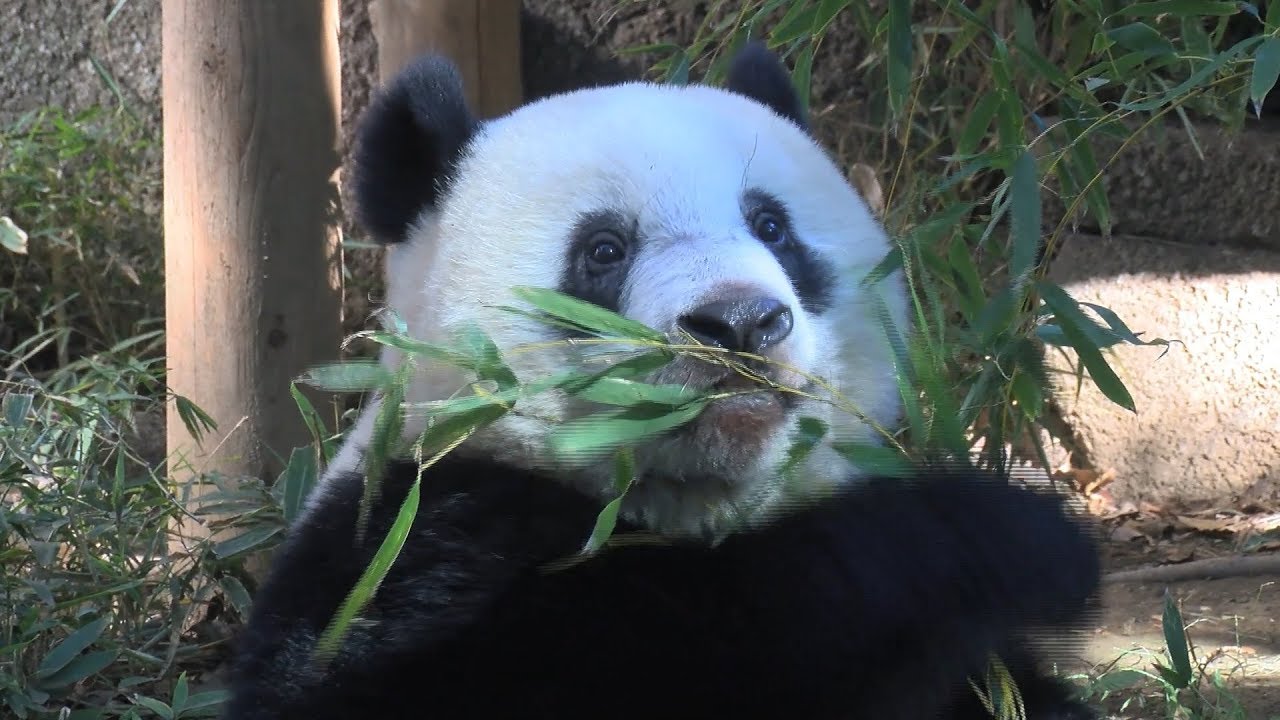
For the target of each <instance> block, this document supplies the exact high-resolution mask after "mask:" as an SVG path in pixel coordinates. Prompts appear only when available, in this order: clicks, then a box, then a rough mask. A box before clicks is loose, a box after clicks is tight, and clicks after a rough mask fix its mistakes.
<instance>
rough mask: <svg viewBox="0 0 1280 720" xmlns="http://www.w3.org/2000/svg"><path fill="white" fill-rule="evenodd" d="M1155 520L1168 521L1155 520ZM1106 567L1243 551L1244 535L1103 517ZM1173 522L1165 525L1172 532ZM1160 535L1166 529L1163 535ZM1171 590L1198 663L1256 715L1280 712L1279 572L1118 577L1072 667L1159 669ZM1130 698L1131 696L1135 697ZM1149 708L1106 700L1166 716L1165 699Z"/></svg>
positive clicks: (1263, 717)
mask: <svg viewBox="0 0 1280 720" xmlns="http://www.w3.org/2000/svg"><path fill="white" fill-rule="evenodd" d="M1148 524H1149V525H1151V526H1157V525H1161V524H1162V523H1159V522H1149V523H1148ZM1104 526H1106V527H1107V528H1108V529H1109V530H1110V534H1111V537H1109V538H1108V539H1107V540H1106V541H1104V546H1103V550H1104V561H1105V564H1106V571H1107V572H1108V573H1114V572H1118V571H1125V570H1132V569H1136V568H1143V567H1150V566H1154V565H1164V564H1177V563H1182V562H1189V561H1198V560H1205V559H1208V558H1223V557H1230V556H1232V555H1237V554H1238V553H1239V546H1240V543H1239V540H1238V539H1237V538H1232V537H1215V536H1214V535H1210V534H1205V533H1199V532H1191V533H1187V532H1184V533H1180V534H1179V533H1177V532H1176V531H1174V532H1172V533H1170V534H1171V535H1172V536H1171V537H1157V538H1156V539H1154V540H1153V539H1152V538H1151V536H1149V535H1147V534H1143V533H1138V534H1135V533H1134V531H1132V530H1131V526H1132V523H1131V522H1125V521H1122V520H1112V521H1109V522H1106V523H1104ZM1169 527H1170V525H1168V524H1164V530H1165V531H1166V532H1167V531H1168V530H1169ZM1157 534H1159V533H1157ZM1166 590H1167V591H1168V592H1169V593H1171V594H1172V596H1173V597H1174V598H1175V600H1177V601H1178V603H1179V605H1180V607H1181V609H1182V613H1183V619H1184V621H1185V622H1186V623H1187V624H1188V625H1189V629H1188V631H1187V635H1188V638H1189V639H1190V641H1191V645H1192V653H1193V656H1192V661H1193V664H1195V665H1197V666H1200V665H1207V666H1208V667H1209V668H1211V669H1212V670H1216V671H1218V672H1220V673H1221V675H1222V676H1223V677H1224V679H1225V680H1226V685H1227V687H1228V688H1230V690H1231V691H1232V693H1233V694H1234V695H1235V697H1236V699H1237V700H1239V702H1240V704H1241V705H1242V706H1243V708H1244V709H1245V711H1246V713H1247V717H1248V718H1249V719H1250V720H1270V719H1272V718H1277V717H1280V636H1278V634H1277V627H1276V618H1277V617H1280V574H1270V575H1254V576H1250V577H1223V578H1220V579H1192V580H1182V581H1174V582H1156V581H1153V582H1116V583H1109V584H1107V585H1106V586H1105V587H1104V591H1103V597H1102V604H1103V608H1102V611H1101V616H1100V617H1099V618H1098V619H1097V623H1096V626H1095V627H1094V628H1093V632H1092V634H1091V635H1090V637H1089V638H1088V639H1087V642H1086V643H1085V646H1084V650H1083V653H1084V657H1082V658H1080V659H1079V663H1078V665H1077V666H1076V667H1074V668H1063V670H1065V671H1067V672H1068V673H1070V672H1080V671H1086V672H1087V671H1093V672H1094V673H1096V672H1099V671H1100V670H1103V669H1106V668H1107V667H1111V668H1125V667H1132V668H1135V669H1145V670H1148V671H1151V670H1153V662H1154V661H1156V660H1161V661H1164V662H1167V661H1165V660H1164V657H1165V656H1164V654H1163V649H1164V647H1165V642H1164V637H1163V632H1162V629H1161V614H1162V612H1163V609H1164V598H1165V592H1166ZM1130 697H1131V695H1130ZM1147 700H1148V702H1149V703H1150V701H1153V700H1154V701H1156V702H1155V703H1152V704H1147V705H1146V707H1140V706H1138V705H1137V704H1135V703H1133V702H1131V703H1130V705H1129V707H1128V708H1125V709H1123V710H1121V708H1119V707H1118V705H1119V704H1120V700H1119V698H1117V699H1113V700H1112V701H1111V702H1109V703H1107V705H1108V709H1109V710H1111V711H1112V712H1114V713H1115V714H1114V716H1113V717H1115V718H1161V717H1165V715H1164V711H1163V707H1162V705H1161V703H1160V702H1159V700H1160V699H1159V698H1157V697H1150V698H1147Z"/></svg>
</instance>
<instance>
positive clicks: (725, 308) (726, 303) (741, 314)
mask: <svg viewBox="0 0 1280 720" xmlns="http://www.w3.org/2000/svg"><path fill="white" fill-rule="evenodd" d="M676 325H677V327H679V328H680V329H681V330H683V331H684V332H686V333H689V335H690V336H692V337H693V338H694V339H695V340H697V341H698V342H700V343H702V344H704V345H709V346H714V347H721V348H724V349H725V350H730V351H733V352H742V353H751V354H755V355H759V354H762V353H763V352H764V351H766V350H768V349H769V348H771V347H773V346H775V345H777V344H779V343H781V342H782V341H783V340H786V339H787V336H788V335H790V334H791V329H792V327H794V325H795V318H794V317H793V316H792V314H791V308H790V307H788V306H787V305H786V304H785V303H783V302H781V301H779V300H776V299H774V298H771V297H753V298H743V299H737V300H720V301H716V302H710V303H707V304H705V305H701V306H699V307H697V308H694V309H693V310H691V311H689V312H687V313H685V314H684V315H681V316H680V318H679V319H678V320H677V321H676Z"/></svg>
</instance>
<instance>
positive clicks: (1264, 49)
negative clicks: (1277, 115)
mask: <svg viewBox="0 0 1280 720" xmlns="http://www.w3.org/2000/svg"><path fill="white" fill-rule="evenodd" d="M1272 2H1276V0H1272ZM1277 80H1280V37H1275V36H1274V35H1273V36H1271V37H1269V38H1267V39H1266V40H1265V41H1263V43H1262V45H1261V46H1259V47H1258V52H1256V53H1254V56H1253V75H1252V77H1251V78H1250V80H1249V99H1250V100H1252V101H1253V108H1254V112H1255V113H1257V115H1258V117H1262V103H1263V102H1265V101H1266V99H1267V95H1268V94H1269V93H1270V92H1271V91H1272V89H1274V88H1275V86H1276V81H1277Z"/></svg>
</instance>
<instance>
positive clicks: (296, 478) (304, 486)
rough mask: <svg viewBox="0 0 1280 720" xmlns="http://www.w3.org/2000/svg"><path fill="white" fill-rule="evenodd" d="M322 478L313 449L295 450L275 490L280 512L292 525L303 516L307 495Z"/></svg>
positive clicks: (277, 481)
mask: <svg viewBox="0 0 1280 720" xmlns="http://www.w3.org/2000/svg"><path fill="white" fill-rule="evenodd" d="M319 478H320V468H319V467H318V466H317V464H316V453H315V451H314V450H312V449H311V448H306V447H301V448H295V449H294V450H293V452H292V453H290V454H289V464H288V465H286V466H285V468H284V471H283V472H281V473H280V477H279V478H278V479H277V480H276V485H275V487H274V488H272V489H273V490H275V491H276V496H277V497H278V498H279V502H280V510H281V512H283V513H284V519H285V522H287V523H289V524H290V525H292V524H293V521H294V520H297V519H298V516H299V515H301V514H302V508H303V505H304V504H305V502H306V499H307V495H308V494H310V492H311V489H312V488H313V487H315V484H316V482H317V481H318V480H319Z"/></svg>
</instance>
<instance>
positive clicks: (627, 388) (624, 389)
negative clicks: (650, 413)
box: [574, 377, 700, 407]
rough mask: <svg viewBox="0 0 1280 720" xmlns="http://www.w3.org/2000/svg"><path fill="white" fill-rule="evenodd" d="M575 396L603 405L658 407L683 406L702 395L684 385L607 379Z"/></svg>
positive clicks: (593, 384)
mask: <svg viewBox="0 0 1280 720" xmlns="http://www.w3.org/2000/svg"><path fill="white" fill-rule="evenodd" d="M574 395H576V396H578V397H581V398H582V399H584V400H589V401H591V402H595V403H600V404H602V405H618V406H621V407H634V406H636V405H644V404H647V403H652V404H656V405H673V406H674V405H683V404H685V403H687V402H690V401H692V400H695V399H697V398H698V397H699V395H700V393H699V392H698V391H696V390H692V389H689V388H688V387H685V386H683V385H650V384H648V383H643V382H636V381H635V380H623V379H621V378H613V377H605V378H601V379H599V380H597V381H596V382H593V383H591V384H590V385H587V386H586V387H584V388H582V389H580V390H578V391H577V392H575V393H574Z"/></svg>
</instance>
